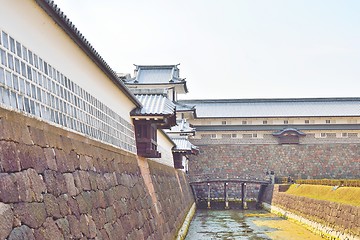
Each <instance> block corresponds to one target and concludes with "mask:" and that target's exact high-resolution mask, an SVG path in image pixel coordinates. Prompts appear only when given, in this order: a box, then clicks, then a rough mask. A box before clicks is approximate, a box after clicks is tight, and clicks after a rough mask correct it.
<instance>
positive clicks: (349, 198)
mask: <svg viewBox="0 0 360 240" xmlns="http://www.w3.org/2000/svg"><path fill="white" fill-rule="evenodd" d="M286 193H288V194H292V195H296V196H303V197H308V198H313V199H319V200H326V201H331V202H338V203H343V204H348V205H353V206H360V188H359V187H340V188H337V189H336V190H334V187H332V186H322V185H309V184H305V185H298V184H293V185H291V186H290V188H289V189H288V190H287V191H286Z"/></svg>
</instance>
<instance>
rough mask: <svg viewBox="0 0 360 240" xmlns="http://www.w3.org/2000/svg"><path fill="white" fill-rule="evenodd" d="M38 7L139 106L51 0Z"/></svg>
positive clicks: (113, 72)
mask: <svg viewBox="0 0 360 240" xmlns="http://www.w3.org/2000/svg"><path fill="white" fill-rule="evenodd" d="M36 2H37V3H38V4H39V6H40V7H41V8H42V9H43V10H44V11H45V12H46V13H47V14H48V15H49V16H50V17H51V18H52V19H53V20H54V21H55V22H56V23H57V25H58V26H59V27H60V28H62V29H63V30H64V31H65V32H66V33H67V34H68V35H69V37H71V38H72V40H73V41H74V42H75V44H77V45H78V46H79V47H80V48H81V49H82V50H83V51H84V52H85V53H86V54H87V55H88V57H89V58H90V59H91V60H92V61H94V63H95V64H96V65H98V67H99V68H100V69H101V70H102V71H103V72H104V73H105V74H106V75H108V77H109V78H110V79H111V80H112V81H113V82H114V83H115V85H117V86H118V87H119V88H120V89H122V90H123V92H124V94H125V95H127V96H128V97H129V98H130V100H131V101H132V102H133V103H135V105H137V106H141V103H140V102H139V101H138V100H137V98H136V97H135V96H134V95H133V94H132V93H131V92H130V90H129V89H128V88H127V87H126V86H125V84H124V83H123V81H122V80H121V79H120V78H119V77H118V76H117V74H116V72H115V71H114V70H113V69H112V68H111V67H110V65H109V64H108V63H107V62H106V61H105V60H104V59H103V57H101V55H100V54H99V53H98V52H97V51H96V50H95V48H94V47H93V46H92V45H91V44H90V42H89V41H88V40H87V39H86V38H85V36H84V35H83V34H82V33H81V32H80V31H79V30H78V29H77V28H76V26H75V24H73V23H72V21H71V20H70V19H69V18H68V17H67V16H66V15H65V13H64V12H63V11H61V9H60V8H59V7H58V6H57V4H56V3H55V2H54V1H53V0H36Z"/></svg>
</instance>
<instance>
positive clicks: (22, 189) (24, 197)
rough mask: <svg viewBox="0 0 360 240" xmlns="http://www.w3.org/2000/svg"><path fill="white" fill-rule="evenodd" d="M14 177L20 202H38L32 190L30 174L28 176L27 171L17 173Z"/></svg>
mask: <svg viewBox="0 0 360 240" xmlns="http://www.w3.org/2000/svg"><path fill="white" fill-rule="evenodd" d="M34 171H35V170H34ZM13 176H14V177H15V179H16V184H17V189H18V192H19V201H21V202H32V201H36V200H35V193H34V192H33V190H32V189H31V182H30V178H29V176H28V174H26V171H23V172H18V173H15V174H14V175H13Z"/></svg>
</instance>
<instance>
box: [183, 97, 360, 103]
mask: <svg viewBox="0 0 360 240" xmlns="http://www.w3.org/2000/svg"><path fill="white" fill-rule="evenodd" d="M330 101H360V97H329V98H238V99H234V98H232V99H231V98H229V99H184V100H178V102H179V103H183V104H186V103H195V102H203V103H216V102H218V103H223V102H226V103H231V102H234V103H239V102H240V103H241V102H243V103H246V102H330Z"/></svg>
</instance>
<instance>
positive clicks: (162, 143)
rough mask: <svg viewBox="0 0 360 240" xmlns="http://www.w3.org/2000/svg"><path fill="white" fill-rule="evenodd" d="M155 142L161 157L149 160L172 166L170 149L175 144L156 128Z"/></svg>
mask: <svg viewBox="0 0 360 240" xmlns="http://www.w3.org/2000/svg"><path fill="white" fill-rule="evenodd" d="M157 144H158V151H159V152H160V153H161V158H151V160H153V161H155V162H159V163H162V164H164V165H168V166H170V167H174V160H173V155H172V150H171V149H172V148H173V147H174V146H175V145H174V143H173V142H171V141H170V140H169V138H168V137H167V136H166V135H165V133H164V132H163V131H161V130H157Z"/></svg>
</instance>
